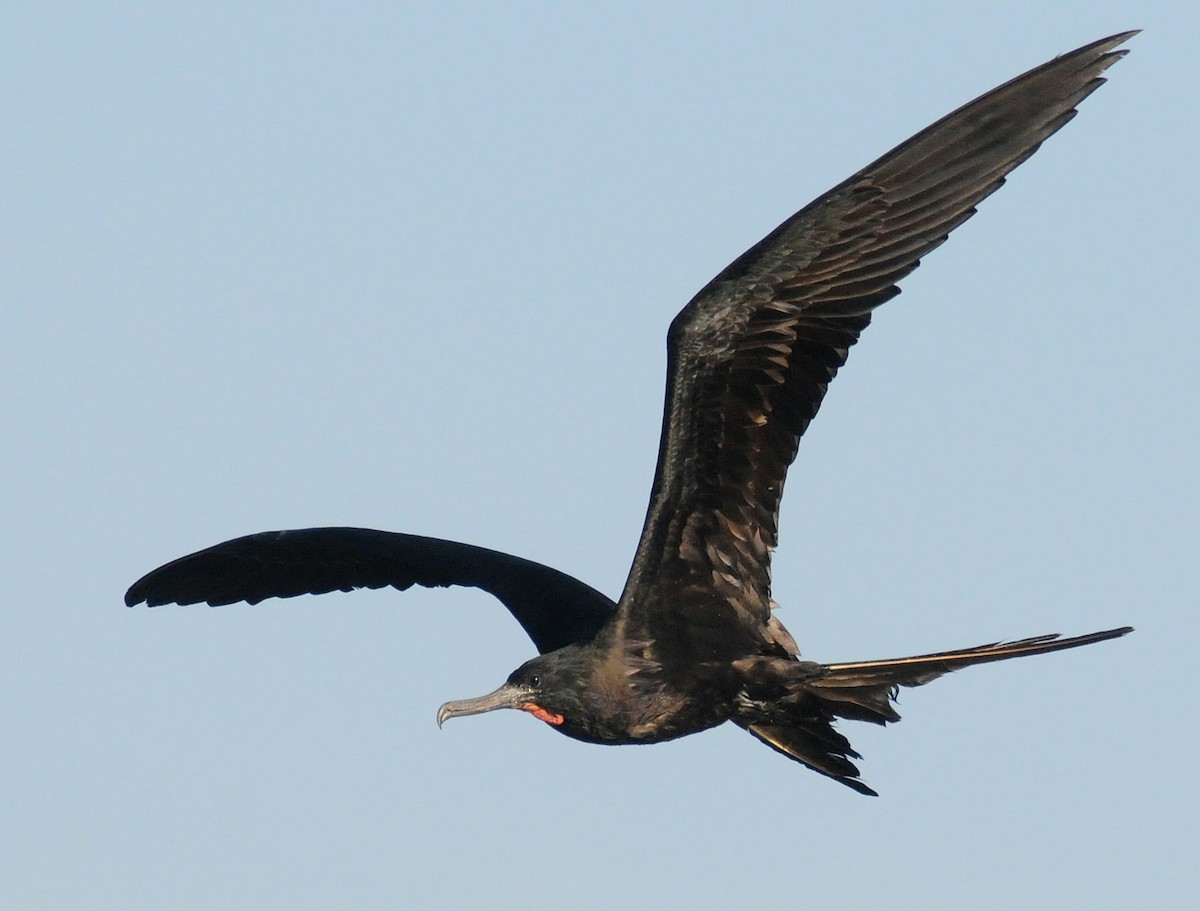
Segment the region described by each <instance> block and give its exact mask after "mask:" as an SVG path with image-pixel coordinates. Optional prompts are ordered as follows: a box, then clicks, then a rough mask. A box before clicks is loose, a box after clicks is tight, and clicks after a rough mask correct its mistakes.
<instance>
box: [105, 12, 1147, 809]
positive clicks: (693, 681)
mask: <svg viewBox="0 0 1200 911" xmlns="http://www.w3.org/2000/svg"><path fill="white" fill-rule="evenodd" d="M1134 34H1136V33H1135V32H1126V33H1124V34H1120V35H1114V36H1113V37H1111V38H1106V39H1104V40H1103V41H1097V42H1095V43H1094V44H1089V45H1087V46H1086V47H1083V48H1080V49H1079V50H1076V51H1074V52H1072V53H1070V54H1066V55H1065V56H1062V57H1058V58H1056V59H1054V60H1052V61H1050V62H1049V63H1047V64H1045V65H1043V66H1040V67H1038V68H1037V69H1034V70H1031V71H1030V72H1028V73H1026V74H1025V75H1023V76H1019V77H1018V78H1016V79H1014V80H1012V81H1011V82H1008V83H1005V84H1004V85H1002V86H1000V87H999V88H997V89H994V90H993V91H991V92H988V93H987V94H986V95H984V96H982V97H981V98H978V99H976V100H975V101H973V102H971V103H970V104H968V105H966V106H965V107H962V108H960V109H959V110H957V111H955V112H954V113H952V114H950V115H949V116H947V117H944V118H942V119H941V120H939V121H938V122H937V123H935V124H933V126H931V127H929V128H927V129H925V130H923V131H921V132H920V133H918V134H917V135H916V136H914V137H913V138H911V139H909V140H908V141H907V142H905V143H903V144H901V145H899V146H897V147H896V148H895V149H893V150H892V151H891V152H888V153H887V154H886V155H884V156H883V157H882V158H880V159H879V160H878V161H876V162H874V163H873V164H870V165H868V166H867V167H865V168H864V169H863V170H861V171H859V172H858V173H857V174H855V175H854V176H853V177H851V178H849V179H848V180H846V181H844V182H843V183H841V184H839V185H838V186H836V187H834V188H833V189H832V190H830V191H829V192H828V193H826V194H825V195H824V196H822V197H820V198H819V199H817V200H816V201H815V202H812V203H810V204H809V205H808V206H806V207H805V208H803V209H801V210H800V211H799V212H798V213H796V214H795V215H793V216H792V217H791V218H789V219H787V221H785V222H784V223H783V224H781V225H780V226H779V227H778V228H776V229H775V230H774V231H772V232H771V233H770V234H768V235H767V237H766V238H764V239H763V240H762V241H760V242H759V243H757V244H756V245H755V246H753V247H752V248H750V250H748V251H747V252H746V253H744V254H742V255H741V256H740V257H738V258H737V259H736V260H734V262H733V263H732V264H731V265H729V266H728V267H727V268H726V269H725V270H724V271H723V272H721V274H720V275H718V276H717V277H716V278H714V279H713V280H712V281H711V282H709V283H708V285H706V286H705V287H704V288H703V289H702V290H701V291H700V293H699V294H697V295H696V296H695V297H694V298H693V299H692V300H691V302H690V303H689V304H688V305H687V306H686V307H684V309H683V311H682V312H680V314H679V315H678V316H677V317H676V318H675V320H674V321H673V322H672V323H671V328H670V331H669V333H668V335H667V352H668V358H667V390H666V405H665V409H664V415H663V429H662V440H661V443H660V448H659V455H658V468H657V472H656V474H655V477H654V486H653V488H652V490H651V494H650V505H649V509H648V511H647V515H646V523H645V527H644V528H643V530H642V537H641V540H640V541H639V543H638V548H637V553H636V555H635V557H634V560H633V566H632V568H631V570H630V572H629V579H628V581H627V582H626V584H625V590H624V592H623V593H622V594H621V599H620V600H619V601H618V602H616V603H615V604H614V603H613V602H612V601H611V600H609V599H608V598H607V597H605V596H604V595H602V594H601V593H600V592H598V591H596V590H595V589H593V588H591V587H590V586H587V585H585V584H584V583H582V582H580V581H579V580H577V579H574V578H572V577H571V576H568V575H565V574H563V573H561V572H559V571H558V570H555V569H551V568H550V567H547V566H542V565H541V564H538V563H533V562H530V561H529V560H523V559H521V558H520V557H514V556H511V555H509V554H505V553H499V552H497V551H493V550H486V549H484V548H480V547H474V546H471V545H468V544H458V543H455V542H452V541H443V540H438V539H435V538H425V537H418V536H415V535H405V534H395V533H392V532H384V531H374V530H371V529H365V528H309V529H302V530H296V531H273V532H263V533H261V534H256V535H249V536H247V537H243V538H237V539H235V540H232V541H227V542H225V543H224V544H218V545H216V546H215V547H210V548H208V549H207V550H202V551H200V552H198V553H195V554H192V555H191V556H188V557H183V558H181V559H179V560H175V561H174V562H172V563H168V564H167V565H165V566H162V567H160V568H159V569H156V570H154V571H153V572H151V573H149V574H148V575H147V576H145V577H144V578H142V579H140V580H139V581H138V582H136V583H135V584H134V585H133V587H132V588H130V589H129V592H128V593H127V594H126V596H125V601H126V603H127V604H129V605H130V606H133V605H135V604H139V603H140V602H142V601H145V602H146V603H147V604H149V605H151V606H153V605H159V604H169V603H178V604H194V603H196V602H200V601H204V602H207V603H208V604H212V605H219V604H231V603H233V602H235V601H246V602H249V603H251V604H256V603H258V602H259V601H262V600H263V599H264V598H271V597H278V598H289V597H292V596H295V595H299V594H303V593H312V594H320V593H323V592H329V591H334V590H340V591H350V590H351V589H355V588H383V587H384V586H392V587H394V588H397V589H401V590H403V589H407V588H409V587H410V586H412V585H425V586H447V585H467V586H474V587H476V588H481V589H483V590H484V591H487V592H491V593H492V594H493V595H495V596H496V597H497V598H499V599H500V601H501V602H503V604H504V606H505V607H507V608H508V609H509V611H510V612H511V613H512V615H513V616H514V617H515V618H516V620H517V622H518V623H520V624H521V626H522V627H523V628H524V629H525V631H526V632H527V633H528V634H529V636H530V638H531V639H532V640H533V644H534V645H535V646H536V647H537V650H538V652H539V653H540V654H539V656H538V657H537V658H533V659H532V660H530V661H528V662H526V663H525V664H523V665H522V666H521V667H519V668H518V669H517V670H515V671H514V672H513V673H512V674H511V675H510V676H509V678H508V680H507V681H506V682H505V683H504V684H503V685H502V686H501V687H500V688H499V689H497V690H496V691H495V692H493V693H491V694H489V695H487V696H481V697H480V698H478V699H464V700H461V701H458V702H447V703H446V704H445V705H443V706H442V707H441V709H440V710H439V711H438V723H439V725H440V724H441V723H442V722H443V721H445V720H446V719H447V718H452V717H454V716H456V715H471V714H476V713H478V712H488V711H491V710H492V709H500V708H516V709H523V710H525V711H527V712H530V713H531V714H533V715H534V716H536V717H537V718H539V719H541V720H542V721H544V722H546V723H547V724H550V725H552V726H554V727H555V728H557V729H558V730H559V731H562V732H563V733H564V734H567V735H568V736H570V737H574V738H576V739H578V740H585V741H590V742H594V743H653V742H656V741H661V740H669V739H672V738H675V737H682V736H684V735H686V734H693V733H695V732H697V731H702V730H705V729H706V728H711V727H715V726H716V725H719V724H721V723H723V722H726V721H732V722H733V723H734V724H737V725H739V726H741V727H743V728H745V729H746V730H747V731H749V732H750V733H751V734H753V735H754V736H755V737H757V738H758V739H759V740H761V741H763V742H764V743H766V744H767V745H768V746H771V747H773V748H774V749H776V750H778V751H779V752H781V753H783V754H784V755H786V756H789V757H791V758H792V759H795V760H798V761H799V762H801V763H803V764H804V765H806V766H808V767H809V768H811V769H814V770H815V771H817V772H820V773H822V774H823V775H828V776H829V777H831V778H834V779H836V780H838V781H840V782H842V783H843V784H845V785H848V786H849V787H851V788H854V789H855V790H856V791H860V792H862V793H864V794H874V793H875V792H874V791H872V790H871V789H870V788H869V787H867V785H866V784H864V783H863V782H862V781H861V780H860V779H859V770H858V768H857V767H856V766H855V765H854V763H853V762H852V761H851V760H852V759H856V758H859V755H858V753H856V752H854V750H853V748H852V747H851V746H850V742H849V741H848V740H847V739H846V738H845V737H844V736H843V735H842V734H841V733H839V732H838V731H837V730H836V729H835V728H834V721H835V720H836V719H838V718H849V719H855V720H859V721H871V722H875V723H877V724H886V723H887V722H890V721H897V720H899V717H900V716H899V715H898V714H897V713H896V710H895V708H894V707H893V705H892V701H893V700H894V698H895V696H896V693H897V688H898V687H901V686H920V685H921V684H924V683H928V682H929V681H930V680H933V679H934V678H935V677H939V676H941V675H942V674H945V673H948V672H950V671H954V670H958V669H959V668H962V667H967V666H968V665H972V664H982V663H984V662H987V661H1001V660H1004V659H1007V658H1016V657H1020V656H1022V655H1037V654H1042V653H1044V652H1052V651H1058V650H1060V649H1068V648H1075V647H1077V646H1080V645H1088V644H1090V643H1093V642H1101V641H1103V640H1105V639H1112V638H1115V637H1117V636H1123V635H1124V634H1126V633H1128V632H1129V631H1130V628H1129V627H1122V628H1120V629H1113V630H1106V631H1103V632H1097V633H1091V634H1089V635H1086V636H1077V637H1074V638H1069V639H1061V638H1059V637H1058V636H1057V635H1048V636H1037V637H1034V638H1031V639H1022V640H1020V641H1017V642H1008V643H992V644H989V645H981V646H977V647H975V648H968V649H962V650H958V651H951V652H939V653H935V654H929V655H918V656H915V657H910V658H898V659H890V660H882V661H853V662H847V663H843V664H819V663H817V662H815V661H806V660H802V659H801V658H800V651H799V649H798V648H797V647H796V643H795V641H794V640H793V639H792V637H791V635H790V634H789V633H788V631H787V630H786V629H784V627H783V625H782V624H781V623H780V622H779V620H778V619H776V617H775V616H774V615H773V613H772V609H773V608H774V606H775V605H774V602H773V601H772V600H771V576H770V560H771V551H772V549H773V548H774V547H775V544H776V536H777V531H778V516H779V502H780V498H781V496H782V494H783V481H784V476H785V474H786V472H787V468H788V465H790V464H791V462H792V460H793V459H794V458H795V455H796V448H797V444H798V442H799V440H800V436H801V434H803V433H804V431H805V429H806V428H807V427H808V424H809V422H810V421H811V420H812V418H813V416H814V415H815V414H816V413H817V409H818V408H819V407H820V405H821V400H822V399H823V398H824V397H825V390H826V388H827V387H828V385H829V382H830V380H832V379H833V377H834V375H835V374H836V373H837V371H838V369H839V368H840V367H841V366H842V365H843V364H844V363H845V361H846V356H847V353H848V352H849V350H850V346H851V345H853V344H854V343H855V342H856V341H858V337H859V334H860V333H861V332H862V331H863V330H864V329H865V328H866V327H867V324H868V323H869V322H870V320H871V312H872V311H873V310H874V309H875V308H876V307H878V306H879V305H880V304H882V303H884V302H885V301H888V300H890V299H891V298H893V297H895V296H896V295H897V294H899V293H900V289H899V288H897V287H896V282H898V281H899V280H900V279H902V278H903V277H904V276H906V275H908V273H910V272H912V271H913V270H914V269H915V268H916V267H917V265H918V264H919V262H920V258H921V257H922V256H924V255H925V254H926V253H928V252H929V251H931V250H933V249H934V248H935V247H937V246H938V245H939V244H941V243H942V242H943V241H944V240H945V239H946V237H947V235H949V233H950V232H951V231H952V230H953V229H954V228H956V227H957V226H958V225H960V224H962V223H963V222H964V221H966V220H967V219H968V218H970V217H971V216H972V215H973V214H975V206H976V205H977V204H978V203H979V202H980V201H981V200H982V199H984V198H985V197H986V196H988V195H989V194H991V193H992V192H994V191H995V190H997V189H998V188H999V187H1000V185H1001V184H1002V183H1004V179H1005V175H1007V174H1008V172H1009V171H1011V170H1012V169H1013V168H1015V167H1016V166H1017V165H1019V164H1020V163H1021V162H1023V161H1024V160H1025V159H1027V158H1028V157H1029V156H1030V155H1032V154H1033V153H1034V152H1035V151H1036V150H1037V148H1038V146H1039V145H1041V143H1042V142H1043V140H1045V139H1046V138H1047V137H1048V136H1050V135H1051V134H1053V133H1054V132H1055V131H1057V130H1058V129H1059V128H1060V127H1062V126H1063V125H1064V124H1065V123H1066V122H1067V121H1069V120H1070V119H1071V118H1072V117H1074V116H1075V106H1076V105H1077V104H1079V102H1080V101H1082V100H1083V99H1084V98H1086V97H1087V96H1088V95H1090V94H1091V93H1092V92H1093V91H1095V89H1096V88H1098V87H1099V86H1100V85H1101V84H1102V83H1103V82H1104V79H1103V78H1102V77H1101V73H1103V72H1104V71H1105V70H1106V69H1107V68H1108V67H1109V66H1111V65H1112V64H1113V63H1115V62H1116V61H1117V60H1118V59H1119V58H1120V57H1122V56H1123V55H1124V54H1125V53H1126V52H1125V51H1123V50H1115V48H1116V47H1117V46H1118V45H1120V44H1121V43H1123V42H1124V41H1126V40H1127V39H1128V38H1130V37H1131V36H1132V35H1134Z"/></svg>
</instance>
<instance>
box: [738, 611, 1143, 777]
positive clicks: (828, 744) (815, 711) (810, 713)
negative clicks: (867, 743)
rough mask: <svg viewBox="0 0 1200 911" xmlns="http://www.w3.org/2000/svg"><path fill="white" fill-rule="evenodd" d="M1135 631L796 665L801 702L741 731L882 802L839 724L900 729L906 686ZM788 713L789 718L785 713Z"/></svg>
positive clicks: (1035, 638)
mask: <svg viewBox="0 0 1200 911" xmlns="http://www.w3.org/2000/svg"><path fill="white" fill-rule="evenodd" d="M1132 629H1133V628H1132V627H1129V626H1123V627H1121V628H1120V629H1110V630H1104V631H1102V632H1097V633H1088V634H1087V635H1085V636H1073V637H1070V638H1067V639H1063V638H1060V637H1059V636H1058V635H1057V634H1053V635H1048V636H1033V637H1031V638H1029V639H1019V640H1017V641H1015V642H990V643H988V644H987V645H977V646H975V647H974V648H966V649H957V650H955V651H950V652H935V653H933V654H929V655H913V656H911V657H908V658H889V659H885V660H881V661H850V662H843V663H840V664H824V665H815V664H810V663H807V662H806V663H804V664H803V665H793V667H795V668H796V669H797V670H799V669H800V668H801V667H803V668H804V671H803V679H802V680H798V681H797V683H798V687H797V690H796V692H795V694H794V695H795V698H794V701H793V699H792V698H789V699H788V700H786V701H782V702H777V703H773V705H772V707H773V708H774V709H775V710H776V713H775V714H773V717H771V719H770V722H769V723H758V722H751V721H748V720H747V721H738V722H737V723H738V724H740V725H741V726H742V727H744V728H745V729H746V730H747V731H749V732H750V733H751V734H753V735H754V736H755V737H757V738H758V739H759V740H761V741H762V742H763V743H765V744H767V746H769V747H771V748H772V749H774V750H777V751H778V752H780V753H783V754H784V755H785V756H788V757H790V758H791V759H794V760H796V761H797V762H801V763H803V764H804V765H806V766H808V767H809V768H810V769H812V770H813V771H815V772H820V773H821V774H822V775H827V776H829V777H830V778H832V779H834V780H835V781H840V782H841V783H842V784H844V785H846V786H847V787H850V788H853V789H854V790H855V791H858V792H859V793H860V794H868V795H871V796H875V793H876V792H875V791H873V790H872V789H871V788H870V787H868V786H867V785H866V784H865V783H863V781H862V780H861V779H860V777H859V774H860V773H859V770H858V766H856V765H855V764H854V763H853V762H852V761H851V760H852V759H860V758H861V757H860V756H859V754H858V753H856V752H855V751H854V749H853V747H851V746H850V741H849V740H847V739H846V737H845V736H843V735H842V734H841V733H839V732H838V731H837V730H836V729H835V728H834V726H833V725H834V723H835V722H836V721H837V719H838V718H848V719H852V720H854V721H870V722H873V723H874V724H887V723H889V722H893V721H899V720H900V714H899V713H898V712H897V711H896V709H895V707H894V706H893V705H892V702H893V700H894V699H895V698H896V694H897V693H898V692H899V688H900V687H902V686H921V685H922V684H925V683H928V682H929V681H931V680H934V679H936V678H937V677H940V676H942V675H943V674H948V673H950V672H951V671H956V670H959V669H960V668H964V667H969V666H971V665H972V664H986V663H987V662H989V661H1004V660H1007V659H1009V658H1022V657H1024V656H1026V655H1042V654H1045V653H1047V652H1057V651H1062V650H1063V649H1068V648H1078V647H1079V646H1081V645H1090V644H1092V643H1093V642H1104V641H1105V640H1107V639H1116V638H1118V637H1119V636H1124V635H1125V634H1126V633H1129V632H1131V631H1132ZM788 703H790V705H788ZM785 706H786V708H785ZM781 709H783V710H784V711H779V710H781ZM785 714H794V716H795V718H794V720H793V719H792V718H786V720H785ZM735 720H736V719H735Z"/></svg>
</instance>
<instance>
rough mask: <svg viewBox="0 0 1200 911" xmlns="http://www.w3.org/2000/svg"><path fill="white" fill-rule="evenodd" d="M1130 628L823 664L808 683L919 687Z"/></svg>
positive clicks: (1113, 636) (1088, 642)
mask: <svg viewBox="0 0 1200 911" xmlns="http://www.w3.org/2000/svg"><path fill="white" fill-rule="evenodd" d="M1132 631H1133V627H1132V626H1122V627H1120V628H1119V629H1109V630H1103V631H1101V632H1098V633H1088V634H1087V635H1085V636H1071V637H1070V638H1067V639H1063V638H1060V637H1059V635H1058V634H1057V633H1052V634H1050V635H1048V636H1032V637H1030V638H1028V639H1018V640H1016V641H1015V642H989V643H988V644H986V645H977V646H975V647H974V648H964V649H956V650H955V651H950V652H934V653H933V654H930V655H913V656H911V657H908V658H886V659H884V660H881V661H848V662H843V663H840V664H826V665H825V666H824V669H825V674H824V675H823V676H822V677H821V678H820V679H819V680H814V681H812V683H811V684H810V685H811V686H814V687H822V688H838V689H840V688H843V687H857V686H868V687H876V686H880V685H888V686H921V685H922V684H925V683H928V682H929V681H931V680H935V679H937V678H938V677H940V676H942V674H948V673H950V672H951V671H957V670H959V669H960V668H964V667H970V666H971V665H972V664H986V663H987V662H989V661H1005V660H1007V659H1009V658H1023V657H1025V656H1026V655H1043V654H1045V653H1047V652H1059V651H1062V650H1063V649H1068V648H1078V647H1079V646H1081V645H1091V644H1092V643H1093V642H1104V641H1105V640H1107V639H1116V638H1118V637H1119V636H1124V635H1125V634H1126V633H1129V632H1132Z"/></svg>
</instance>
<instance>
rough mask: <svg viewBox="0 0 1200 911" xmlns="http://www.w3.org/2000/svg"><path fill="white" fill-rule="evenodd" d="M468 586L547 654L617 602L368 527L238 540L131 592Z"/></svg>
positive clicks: (471, 553)
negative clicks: (492, 601)
mask: <svg viewBox="0 0 1200 911" xmlns="http://www.w3.org/2000/svg"><path fill="white" fill-rule="evenodd" d="M389 585H390V586H392V587H393V588H398V589H400V590H401V591H403V590H404V589H407V588H411V587H412V586H413V585H423V586H428V587H434V586H448V585H465V586H470V587H472V588H481V589H483V590H484V591H486V592H489V593H491V594H493V595H495V596H496V597H497V598H499V599H500V601H501V602H503V604H504V606H505V607H507V608H508V609H509V611H510V612H511V613H512V615H513V616H514V617H515V618H516V620H517V622H518V623H520V624H521V627H522V628H523V629H524V630H525V632H526V633H528V634H529V638H530V639H532V640H533V644H534V645H535V646H537V649H538V651H539V652H541V653H543V654H544V653H545V652H549V651H553V650H555V649H558V648H562V647H563V646H564V645H569V644H570V643H572V642H577V641H579V640H583V639H590V638H591V637H592V636H594V635H595V634H596V632H597V631H598V630H599V629H600V627H601V626H603V625H604V623H605V621H607V620H608V618H609V617H610V616H612V613H613V611H614V609H615V605H614V604H613V602H612V601H611V600H609V599H608V598H607V597H606V596H604V595H602V594H600V592H598V591H596V590H595V589H594V588H592V587H591V586H589V585H585V584H584V583H582V582H580V581H579V580H578V579H575V578H573V577H572V576H568V575H567V574H566V573H561V572H559V571H558V570H556V569H551V568H550V567H549V566H543V565H542V564H540V563H534V562H533V561H531V560H523V559H521V558H520V557H514V556H512V555H511V554H505V553H501V552H499V551H495V550H488V549H486V548H483V547H475V546H473V545H470V544H459V543H457V542H455V541H443V540H441V539H439V538H425V537H421V536H419V535H404V534H398V533H396V532H388V531H375V530H374V529H370V528H304V529H298V530H294V531H264V532H261V533H259V534H256V535H247V536H246V537H244V538H234V539H233V540H232V541H226V542H225V543H224V544H217V545H216V546H214V547H209V548H207V549H205V550H202V551H198V552H197V553H194V554H191V555H189V556H186V557H180V558H179V559H178V560H173V561H172V562H170V563H168V564H166V565H165V566H160V567H159V568H158V569H156V570H154V571H153V572H150V573H148V574H146V575H145V576H143V577H142V578H141V579H139V580H138V581H137V582H135V583H134V584H133V586H132V587H131V588H130V589H129V591H128V592H127V593H126V594H125V603H126V604H128V605H129V606H130V607H132V606H134V605H135V604H140V603H141V602H143V601H145V602H146V603H147V604H148V605H149V606H151V607H154V606H156V605H160V604H196V603H198V602H201V601H203V602H207V603H208V604H212V605H220V604H233V603H234V602H235V601H246V602H248V603H250V604H257V603H258V602H259V601H262V600H264V599H266V598H291V597H294V596H296V595H302V594H313V595H319V594H323V593H325V592H331V591H351V590H352V589H356V588H385V587H387V586H389Z"/></svg>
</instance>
